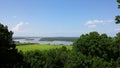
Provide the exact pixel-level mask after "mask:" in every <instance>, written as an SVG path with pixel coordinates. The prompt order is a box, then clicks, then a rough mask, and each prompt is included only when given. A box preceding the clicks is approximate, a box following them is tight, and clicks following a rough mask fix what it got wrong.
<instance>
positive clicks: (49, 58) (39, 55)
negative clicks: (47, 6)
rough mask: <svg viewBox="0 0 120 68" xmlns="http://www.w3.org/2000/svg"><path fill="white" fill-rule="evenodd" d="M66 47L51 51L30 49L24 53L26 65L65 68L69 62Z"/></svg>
mask: <svg viewBox="0 0 120 68" xmlns="http://www.w3.org/2000/svg"><path fill="white" fill-rule="evenodd" d="M67 53H68V50H67V48H66V47H62V48H59V49H51V50H49V51H46V52H45V51H44V52H43V51H38V50H37V51H30V52H26V53H25V54H24V61H25V62H26V65H25V66H26V67H29V68H64V66H65V64H66V62H67Z"/></svg>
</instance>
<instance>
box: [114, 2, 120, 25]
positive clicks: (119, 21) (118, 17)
mask: <svg viewBox="0 0 120 68" xmlns="http://www.w3.org/2000/svg"><path fill="white" fill-rule="evenodd" d="M117 2H118V8H120V0H117ZM115 21H116V22H115V23H116V24H119V23H120V16H119V15H118V16H116V17H115Z"/></svg>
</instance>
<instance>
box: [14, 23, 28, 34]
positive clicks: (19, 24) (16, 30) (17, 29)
mask: <svg viewBox="0 0 120 68" xmlns="http://www.w3.org/2000/svg"><path fill="white" fill-rule="evenodd" d="M26 24H29V23H27V22H19V23H18V24H17V25H16V26H15V27H13V28H12V31H13V32H18V31H19V30H20V28H21V27H22V26H23V25H26Z"/></svg>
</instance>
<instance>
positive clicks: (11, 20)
mask: <svg viewBox="0 0 120 68" xmlns="http://www.w3.org/2000/svg"><path fill="white" fill-rule="evenodd" d="M0 3H1V4H0V9H1V11H0V22H1V23H2V24H4V25H7V26H8V28H9V30H12V31H13V32H14V34H13V37H15V36H21V37H33V36H34V37H80V35H81V34H86V33H89V32H92V31H97V32H98V33H100V34H103V33H106V34H107V35H108V36H110V37H114V36H115V35H116V33H118V32H120V24H115V20H114V19H115V16H116V15H119V9H118V8H117V6H118V3H117V2H116V0H92V1H87V0H50V1H49V0H39V1H33V0H30V1H29V0H9V1H8V0H1V1H0Z"/></svg>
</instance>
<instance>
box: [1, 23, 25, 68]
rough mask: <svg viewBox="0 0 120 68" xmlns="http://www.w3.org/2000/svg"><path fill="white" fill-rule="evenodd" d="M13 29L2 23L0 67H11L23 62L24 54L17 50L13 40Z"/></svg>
mask: <svg viewBox="0 0 120 68" xmlns="http://www.w3.org/2000/svg"><path fill="white" fill-rule="evenodd" d="M12 34H13V33H12V31H9V30H8V27H7V26H4V25H2V24H0V67H1V68H10V67H16V66H19V65H20V64H21V63H22V58H23V57H22V55H21V54H19V53H18V52H17V49H16V48H15V47H16V45H15V44H14V42H13V40H12Z"/></svg>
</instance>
